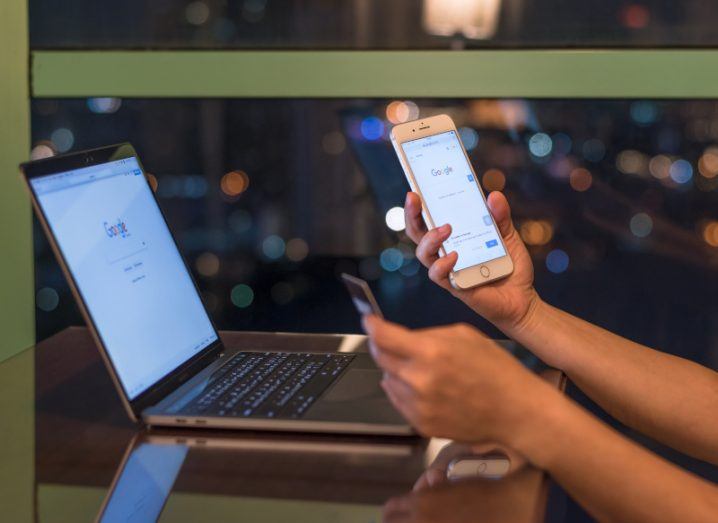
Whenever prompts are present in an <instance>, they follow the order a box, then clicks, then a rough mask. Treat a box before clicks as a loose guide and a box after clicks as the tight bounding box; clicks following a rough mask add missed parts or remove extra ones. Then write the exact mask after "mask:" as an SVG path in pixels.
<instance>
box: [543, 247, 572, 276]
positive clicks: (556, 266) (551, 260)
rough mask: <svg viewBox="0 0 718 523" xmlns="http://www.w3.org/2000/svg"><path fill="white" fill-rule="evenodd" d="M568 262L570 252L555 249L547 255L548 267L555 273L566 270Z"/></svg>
mask: <svg viewBox="0 0 718 523" xmlns="http://www.w3.org/2000/svg"><path fill="white" fill-rule="evenodd" d="M568 263H569V258H568V254H566V252H565V251H563V250H561V249H554V250H552V251H551V252H549V253H548V255H547V256H546V268H547V269H548V270H549V271H551V272H552V273H554V274H560V273H562V272H565V271H566V269H568Z"/></svg>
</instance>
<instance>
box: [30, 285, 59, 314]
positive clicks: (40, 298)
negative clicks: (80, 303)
mask: <svg viewBox="0 0 718 523" xmlns="http://www.w3.org/2000/svg"><path fill="white" fill-rule="evenodd" d="M35 304H36V305H37V308H38V309H40V310H43V311H45V312H51V311H54V310H55V309H56V308H57V306H58V305H59V304H60V296H59V295H58V294H57V291H56V290H55V289H53V288H52V287H43V288H42V289H40V290H39V291H37V294H36V295H35Z"/></svg>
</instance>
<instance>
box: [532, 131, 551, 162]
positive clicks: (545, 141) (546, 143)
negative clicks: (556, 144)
mask: <svg viewBox="0 0 718 523" xmlns="http://www.w3.org/2000/svg"><path fill="white" fill-rule="evenodd" d="M552 147H553V142H552V141H551V137H550V136H549V135H548V134H546V133H536V134H534V135H533V136H532V137H531V138H530V139H529V151H530V152H531V154H533V155H534V156H536V157H537V158H544V157H546V156H548V155H549V154H551V149H552Z"/></svg>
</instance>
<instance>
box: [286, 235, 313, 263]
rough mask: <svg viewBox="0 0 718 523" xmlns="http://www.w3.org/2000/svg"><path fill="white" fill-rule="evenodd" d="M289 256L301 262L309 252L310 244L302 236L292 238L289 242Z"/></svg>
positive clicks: (294, 260) (287, 249)
mask: <svg viewBox="0 0 718 523" xmlns="http://www.w3.org/2000/svg"><path fill="white" fill-rule="evenodd" d="M286 251H287V258H289V259H290V260H292V261H293V262H300V261H302V260H303V259H304V258H306V257H307V255H308V254H309V245H307V242H305V241H304V240H303V239H301V238H292V239H291V240H289V241H288V242H287V248H286Z"/></svg>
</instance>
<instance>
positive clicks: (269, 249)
mask: <svg viewBox="0 0 718 523" xmlns="http://www.w3.org/2000/svg"><path fill="white" fill-rule="evenodd" d="M285 249H286V246H285V244H284V240H283V239H282V238H280V237H279V236H277V235H276V234H272V235H270V236H267V237H266V238H265V239H264V241H263V242H262V253H263V254H264V255H265V256H266V257H267V258H269V259H270V260H278V259H279V258H281V257H282V256H284V251H285Z"/></svg>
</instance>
